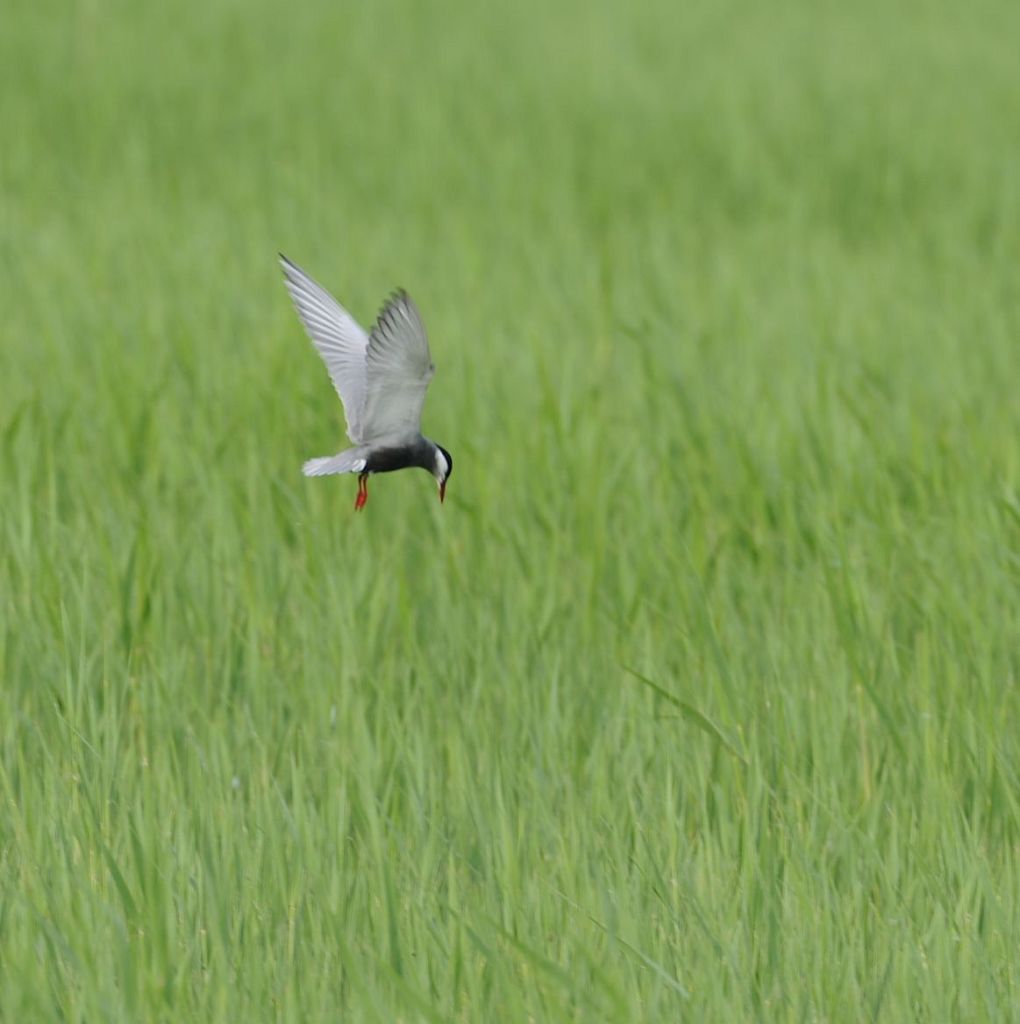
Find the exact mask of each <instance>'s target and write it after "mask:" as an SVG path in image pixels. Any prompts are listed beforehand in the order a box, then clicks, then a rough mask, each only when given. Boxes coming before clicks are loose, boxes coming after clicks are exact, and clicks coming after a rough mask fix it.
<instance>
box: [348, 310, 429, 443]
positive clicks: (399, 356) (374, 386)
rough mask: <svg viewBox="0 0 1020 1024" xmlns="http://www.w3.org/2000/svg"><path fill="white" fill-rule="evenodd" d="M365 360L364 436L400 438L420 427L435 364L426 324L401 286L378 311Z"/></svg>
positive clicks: (369, 440)
mask: <svg viewBox="0 0 1020 1024" xmlns="http://www.w3.org/2000/svg"><path fill="white" fill-rule="evenodd" d="M365 366H366V369H367V372H368V393H367V396H366V399H365V415H364V417H363V418H362V433H363V435H364V437H363V442H364V443H365V444H371V443H373V442H378V441H383V440H393V441H399V440H401V439H404V438H410V437H414V436H416V435H417V434H418V433H420V431H421V410H422V406H423V405H424V404H425V392H426V390H427V389H428V386H429V381H430V380H432V374H433V373H434V372H435V367H434V366H433V365H432V357H431V356H430V355H429V343H428V338H427V337H426V336H425V326H424V325H423V324H422V322H421V316H420V315H419V313H418V309H417V307H416V306H415V304H414V303H413V302H412V301H411V297H410V296H409V295H408V294H407V292H404V291H399V292H396V293H395V294H394V295H393V296H391V298H390V300H389V301H388V302H387V303H386V305H385V306H384V307H383V311H382V312H381V313H380V314H379V319H378V320H377V321H376V325H375V327H373V328H372V334H371V336H370V338H369V342H368V351H367V353H366V358H365Z"/></svg>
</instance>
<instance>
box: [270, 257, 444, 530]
mask: <svg viewBox="0 0 1020 1024" xmlns="http://www.w3.org/2000/svg"><path fill="white" fill-rule="evenodd" d="M279 256H280V266H281V267H283V275H284V280H285V282H286V285H287V290H288V291H289V292H290V297H291V299H292V300H293V302H294V308H295V309H296V310H297V315H298V319H300V321H301V323H302V324H303V326H304V328H305V331H306V332H307V333H308V336H309V337H310V338H311V339H312V343H313V344H314V345H315V347H316V349H317V350H318V353H319V355H320V356H321V357H322V361H323V362H324V363H325V364H326V369H327V371H328V372H329V376H330V380H332V382H333V387H334V388H335V389H336V393H337V394H338V395H339V396H340V402H341V404H342V405H343V407H344V416H345V418H346V420H347V436H348V437H349V438H350V439H351V441H352V442H353V443H354V447H353V448H347V449H345V450H344V451H342V452H339V453H338V454H336V455H327V456H324V457H322V458H316V459H309V460H308V461H307V462H305V464H304V465H303V466H302V472H303V473H304V474H305V476H327V475H329V474H331V473H357V474H358V496H357V498H356V499H355V501H354V509H355V511H358V512H360V511H361V509H363V508H364V507H365V503H366V502H367V501H368V478H369V477H370V476H371V475H372V474H373V473H390V472H393V471H394V470H397V469H408V468H410V467H412V466H418V467H420V468H421V469H424V470H426V471H428V472H429V473H431V474H432V475H433V477H435V480H436V483H437V484H438V486H439V501H440V502H442V501H443V500H444V499H445V498H446V482H447V481H448V480H449V479H450V474H451V473H452V472H453V456H452V455H450V453H449V452H448V451H447V450H446V449H445V448H444V447H443V446H442V445H441V444H436V442H435V441H431V440H429V438H427V437H425V436H423V435H422V432H421V412H422V406H423V405H424V404H425V392H426V391H427V390H428V386H429V381H431V380H432V375H433V374H434V373H435V366H434V365H433V363H432V356H431V354H430V353H429V343H428V337H427V336H426V334H425V325H424V324H423V323H422V319H421V314H420V313H419V312H418V307H417V306H415V304H414V302H413V301H412V300H411V296H410V295H408V294H407V292H405V291H404V290H403V289H398V290H397V291H395V292H393V294H392V295H391V296H390V297H389V299H387V301H386V303H385V305H384V306H383V308H382V311H381V312H380V313H379V317H378V319H377V320H376V322H375V326H374V327H373V328H372V330H371V331H370V332H368V333H366V332H365V330H364V328H362V327H361V326H360V324H358V322H357V321H356V320H355V319H354V317H353V316H351V314H350V313H348V312H347V310H346V309H344V308H343V306H341V305H340V303H339V302H337V301H336V299H334V298H333V296H332V295H330V293H329V292H328V291H326V289H325V288H323V287H322V285H320V284H318V283H317V282H316V281H314V280H313V279H312V278H311V277H309V276H308V275H307V274H306V273H305V272H304V271H303V270H302V269H301V268H300V267H299V266H298V265H297V264H296V263H292V262H291V261H290V260H289V259H287V257H286V256H284V255H283V253H280V254H279Z"/></svg>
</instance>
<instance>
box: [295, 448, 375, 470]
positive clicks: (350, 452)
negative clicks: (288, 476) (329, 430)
mask: <svg viewBox="0 0 1020 1024" xmlns="http://www.w3.org/2000/svg"><path fill="white" fill-rule="evenodd" d="M364 468H365V457H364V455H362V453H361V449H360V448H348V449H347V451H345V452H340V454H339V455H327V456H325V457H323V458H320V459H309V460H308V461H307V462H306V463H305V464H304V465H303V466H302V467H301V472H302V473H304V475H305V476H329V475H330V474H331V473H360V472H362V471H363V470H364Z"/></svg>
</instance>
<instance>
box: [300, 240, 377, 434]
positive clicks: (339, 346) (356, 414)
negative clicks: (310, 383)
mask: <svg viewBox="0 0 1020 1024" xmlns="http://www.w3.org/2000/svg"><path fill="white" fill-rule="evenodd" d="M280 266H282V267H283V273H284V277H285V278H286V282H287V290H288V291H289V292H290V297H291V299H293V301H294V308H295V309H296V310H297V314H298V316H299V317H300V319H301V323H302V324H304V328H305V330H306V331H307V332H308V336H309V337H310V338H311V339H312V341H313V342H314V343H315V347H316V348H317V349H318V351H319V355H320V356H322V361H323V362H324V363H325V364H326V369H327V370H328V371H329V377H330V380H332V381H333V387H334V388H336V393H337V394H338V395H339V396H340V401H341V402H343V406H344V415H345V416H346V417H347V436H348V437H349V438H350V439H351V440H352V441H353V442H354V443H355V444H360V443H361V439H362V434H363V433H364V426H363V421H364V411H365V395H366V392H367V386H366V366H365V356H366V352H367V350H368V343H369V342H368V335H367V334H366V333H365V330H364V328H363V327H362V326H361V325H360V324H359V323H358V322H357V321H356V320H355V319H354V317H352V316H351V314H350V313H348V312H347V310H346V309H344V308H343V306H341V305H340V303H339V302H337V301H336V299H334V298H333V296H332V295H330V294H329V292H327V291H326V289H325V288H323V287H322V286H321V285H319V284H317V283H316V282H315V281H313V280H312V279H311V278H310V277H309V276H308V275H307V274H306V273H305V272H304V271H303V270H302V269H301V268H300V267H299V266H297V265H296V264H294V263H291V261H290V260H289V259H287V257H286V256H284V255H283V254H282V253H281V254H280Z"/></svg>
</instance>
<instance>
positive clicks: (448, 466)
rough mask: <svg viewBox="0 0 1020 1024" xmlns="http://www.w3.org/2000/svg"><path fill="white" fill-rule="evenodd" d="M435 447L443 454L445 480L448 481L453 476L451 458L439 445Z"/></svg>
mask: <svg viewBox="0 0 1020 1024" xmlns="http://www.w3.org/2000/svg"><path fill="white" fill-rule="evenodd" d="M436 447H437V448H438V449H439V450H440V451H441V452H442V453H443V456H444V458H445V459H446V479H447V480H449V479H450V477H451V476H453V456H452V455H451V454H450V453H449V452H448V451H447V450H446V449H445V448H444V447H443V446H442V445H441V444H437V445H436Z"/></svg>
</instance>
